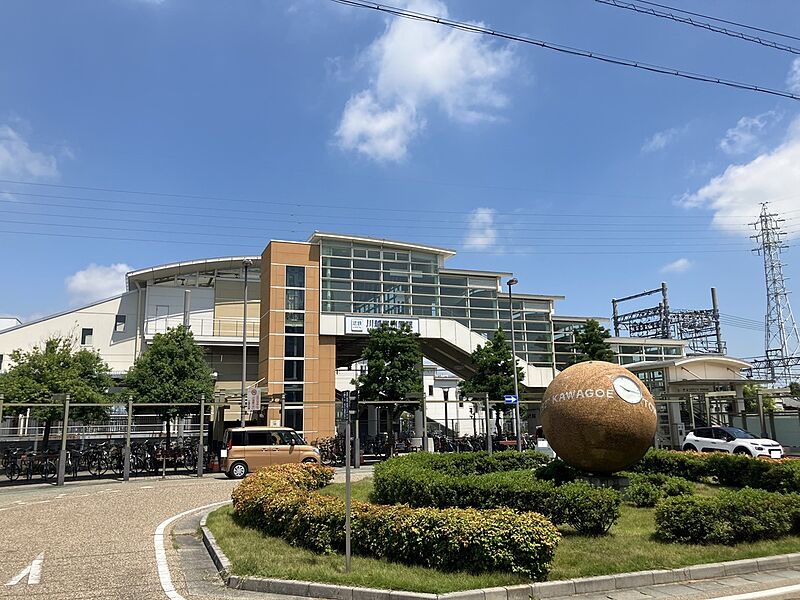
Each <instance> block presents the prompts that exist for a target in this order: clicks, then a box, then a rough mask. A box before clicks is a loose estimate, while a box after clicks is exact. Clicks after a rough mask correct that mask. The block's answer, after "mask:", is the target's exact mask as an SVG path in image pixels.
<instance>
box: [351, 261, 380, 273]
mask: <svg viewBox="0 0 800 600" xmlns="http://www.w3.org/2000/svg"><path fill="white" fill-rule="evenodd" d="M353 268H354V269H370V270H372V271H380V269H381V263H379V262H378V261H377V260H354V261H353Z"/></svg>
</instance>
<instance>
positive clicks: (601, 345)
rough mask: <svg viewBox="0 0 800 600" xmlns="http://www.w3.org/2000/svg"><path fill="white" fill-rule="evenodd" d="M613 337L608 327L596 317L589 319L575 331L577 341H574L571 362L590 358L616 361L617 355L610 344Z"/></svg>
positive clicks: (571, 363) (572, 363) (584, 360)
mask: <svg viewBox="0 0 800 600" xmlns="http://www.w3.org/2000/svg"><path fill="white" fill-rule="evenodd" d="M609 337H611V334H610V333H609V331H608V329H606V328H605V327H603V326H601V325H600V323H598V322H597V321H596V320H595V319H589V320H588V321H586V323H584V324H583V327H581V328H580V329H577V330H576V331H575V341H574V342H573V343H572V350H573V351H574V353H575V354H574V355H573V356H572V357H570V360H569V364H570V365H574V364H575V363H579V362H586V361H588V360H604V361H606V362H614V361H615V360H616V355H615V354H614V351H613V350H612V349H611V346H609V344H608V341H606V340H608V338H609Z"/></svg>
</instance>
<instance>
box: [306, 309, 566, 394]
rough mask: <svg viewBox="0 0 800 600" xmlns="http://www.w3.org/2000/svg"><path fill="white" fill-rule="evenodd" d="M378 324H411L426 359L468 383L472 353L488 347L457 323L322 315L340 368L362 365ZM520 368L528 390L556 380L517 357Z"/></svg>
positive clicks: (472, 369)
mask: <svg viewBox="0 0 800 600" xmlns="http://www.w3.org/2000/svg"><path fill="white" fill-rule="evenodd" d="M368 321H371V322H372V324H373V326H374V325H375V324H377V323H378V322H393V321H394V322H396V323H397V324H400V323H408V324H409V325H410V326H411V328H412V330H413V331H414V332H416V333H419V336H420V337H419V341H420V347H421V350H422V354H423V356H425V358H427V359H429V360H431V361H433V362H434V363H436V364H437V365H439V366H440V367H442V368H443V369H446V370H448V371H450V372H451V373H454V374H455V375H457V376H458V377H460V378H462V379H467V378H469V377H471V376H472V375H473V374H474V373H475V364H474V363H473V361H472V352H474V351H475V350H476V349H477V347H478V346H479V345H480V346H483V345H485V344H486V342H487V340H486V338H485V337H483V336H482V335H480V334H478V333H476V332H474V331H472V330H471V329H469V328H468V327H466V326H464V325H462V324H461V323H459V322H458V321H456V320H454V319H447V318H442V317H405V316H403V317H398V318H396V319H395V318H392V317H390V316H386V315H381V316H379V317H378V316H376V317H372V316H370V315H342V314H331V313H323V314H322V315H320V332H319V333H320V336H333V337H335V338H336V367H337V368H341V367H349V366H350V365H351V364H353V363H354V362H356V361H358V359H359V357H360V356H361V352H362V350H363V348H364V346H365V345H366V342H367V339H368V337H367V334H368V331H369V329H371V327H369V325H370V324H369V323H367V322H368ZM517 364H518V365H519V366H520V367H522V370H523V373H524V375H525V376H524V379H523V382H522V383H524V385H525V387H527V388H533V389H542V390H543V389H544V388H546V387H547V386H548V385H549V384H550V382H551V381H552V380H553V376H554V373H553V369H552V368H549V367H538V366H534V365H531V364H528V363H527V362H526V361H525V360H524V359H522V358H519V357H517Z"/></svg>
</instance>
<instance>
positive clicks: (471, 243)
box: [464, 208, 497, 250]
mask: <svg viewBox="0 0 800 600" xmlns="http://www.w3.org/2000/svg"><path fill="white" fill-rule="evenodd" d="M468 221H469V222H468V225H467V236H466V237H465V238H464V248H466V249H468V250H488V249H489V248H491V247H492V246H494V245H495V243H496V242H497V225H496V223H495V210H494V209H493V208H476V209H475V210H473V211H472V212H471V213H470V214H469V219H468Z"/></svg>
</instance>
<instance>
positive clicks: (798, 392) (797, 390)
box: [789, 381, 800, 398]
mask: <svg viewBox="0 0 800 600" xmlns="http://www.w3.org/2000/svg"><path fill="white" fill-rule="evenodd" d="M789 391H790V392H791V393H792V396H794V397H795V398H800V383H798V382H797V381H793V382H792V383H790V384H789Z"/></svg>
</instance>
